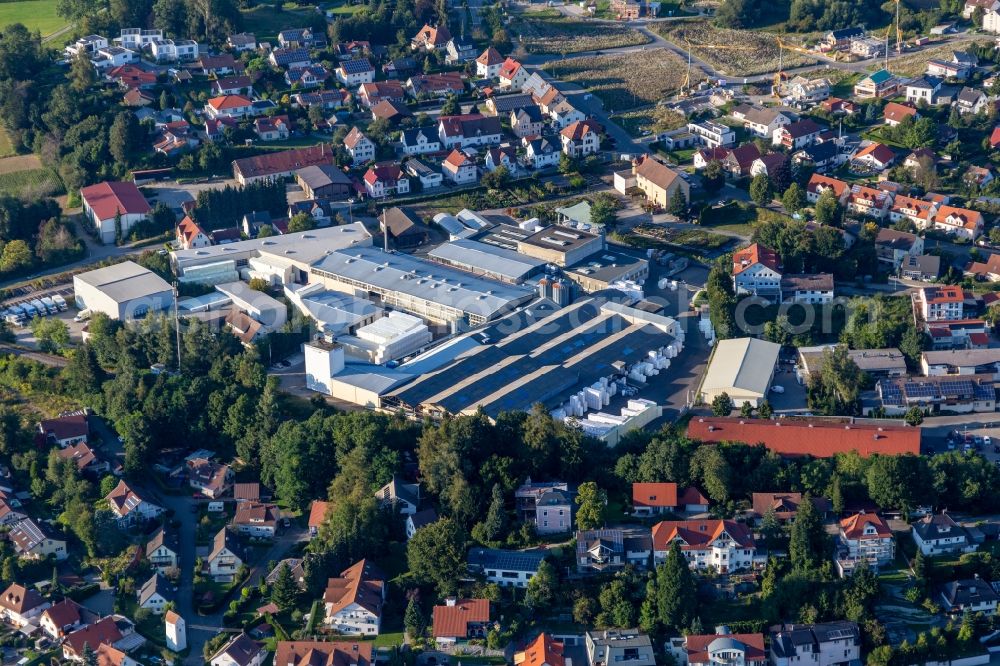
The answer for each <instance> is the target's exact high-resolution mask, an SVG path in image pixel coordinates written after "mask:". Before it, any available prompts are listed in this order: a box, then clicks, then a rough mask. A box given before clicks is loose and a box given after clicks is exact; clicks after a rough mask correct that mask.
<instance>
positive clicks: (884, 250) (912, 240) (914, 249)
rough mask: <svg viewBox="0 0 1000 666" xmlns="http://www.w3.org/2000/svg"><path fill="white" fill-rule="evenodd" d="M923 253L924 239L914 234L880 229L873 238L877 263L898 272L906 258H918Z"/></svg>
mask: <svg viewBox="0 0 1000 666" xmlns="http://www.w3.org/2000/svg"><path fill="white" fill-rule="evenodd" d="M923 253H924V239H923V238H921V237H920V236H917V235H916V234H911V233H908V232H906V231H896V230H895V229H887V228H880V229H879V230H878V234H877V235H876V236H875V254H876V255H877V256H878V259H879V261H883V262H886V263H888V264H890V265H891V266H892V270H893V271H897V270H899V266H900V264H901V263H902V262H903V259H904V258H906V257H918V256H920V255H922V254H923Z"/></svg>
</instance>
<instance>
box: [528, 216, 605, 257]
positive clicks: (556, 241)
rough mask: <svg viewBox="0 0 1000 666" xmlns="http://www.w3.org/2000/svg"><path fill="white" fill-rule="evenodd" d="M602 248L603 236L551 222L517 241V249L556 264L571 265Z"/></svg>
mask: <svg viewBox="0 0 1000 666" xmlns="http://www.w3.org/2000/svg"><path fill="white" fill-rule="evenodd" d="M603 249H604V237H603V236H601V235H598V234H592V233H590V232H587V231H582V230H580V229H573V228H572V227H564V226H562V225H559V224H553V225H551V226H548V227H544V228H543V229H542V230H541V231H537V232H535V233H533V234H531V235H530V236H528V237H527V238H524V239H522V240H519V241H518V242H517V251H518V252H520V253H521V254H524V255H527V256H529V257H534V258H536V259H541V260H542V261H545V262H547V263H550V264H555V265H557V266H572V265H573V264H576V263H579V262H580V261H583V260H584V259H585V258H587V257H589V256H590V255H592V254H596V253H597V252H600V251H601V250H603Z"/></svg>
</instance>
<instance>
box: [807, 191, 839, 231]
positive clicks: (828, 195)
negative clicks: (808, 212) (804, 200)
mask: <svg viewBox="0 0 1000 666" xmlns="http://www.w3.org/2000/svg"><path fill="white" fill-rule="evenodd" d="M842 212H843V211H842V209H841V206H840V201H839V200H838V199H837V194H836V193H835V192H834V191H833V188H830V187H828V188H826V189H825V190H823V193H822V194H820V195H819V199H818V200H817V201H816V206H815V207H814V209H813V213H814V215H815V217H816V222H818V223H819V224H824V225H827V226H839V225H840V217H841V215H842Z"/></svg>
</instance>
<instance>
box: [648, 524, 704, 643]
mask: <svg viewBox="0 0 1000 666" xmlns="http://www.w3.org/2000/svg"><path fill="white" fill-rule="evenodd" d="M654 580H655V592H656V594H655V596H654V599H655V604H656V610H657V619H658V620H659V622H660V624H661V625H662V626H663V627H666V628H668V629H673V630H680V629H686V628H687V627H688V626H690V624H691V622H692V620H693V619H694V618H695V617H697V608H698V596H697V589H698V585H697V583H696V582H695V580H694V576H693V575H692V574H691V567H690V565H689V564H688V561H687V558H686V557H684V553H682V552H681V547H680V543H679V542H678V541H676V540H675V541H673V542H672V543H671V544H670V550H669V551H667V559H666V560H665V561H664V562H663V564H661V565H660V566H658V567H657V568H656V577H655V579H654Z"/></svg>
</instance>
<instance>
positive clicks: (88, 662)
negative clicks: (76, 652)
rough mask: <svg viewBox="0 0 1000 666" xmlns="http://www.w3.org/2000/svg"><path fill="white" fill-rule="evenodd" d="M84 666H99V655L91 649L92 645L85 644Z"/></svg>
mask: <svg viewBox="0 0 1000 666" xmlns="http://www.w3.org/2000/svg"><path fill="white" fill-rule="evenodd" d="M82 657H83V666H97V654H95V653H94V649H93V648H92V647H90V643H84V644H83V655H82Z"/></svg>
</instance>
